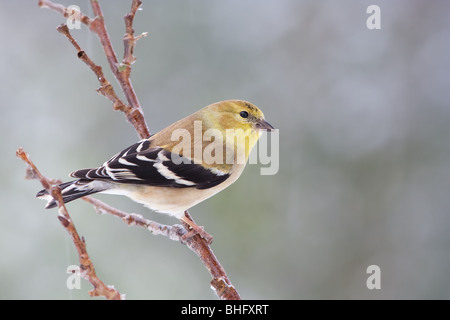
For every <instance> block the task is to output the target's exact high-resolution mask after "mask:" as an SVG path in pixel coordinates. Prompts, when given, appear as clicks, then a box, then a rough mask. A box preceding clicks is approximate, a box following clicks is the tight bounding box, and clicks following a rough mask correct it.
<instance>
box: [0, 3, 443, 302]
mask: <svg viewBox="0 0 450 320" xmlns="http://www.w3.org/2000/svg"><path fill="white" fill-rule="evenodd" d="M63 3H64V4H65V5H66V6H68V5H71V4H77V5H79V6H80V8H81V9H82V10H83V12H85V13H86V14H88V15H90V16H92V10H91V9H90V7H89V2H88V1H63ZM101 4H102V7H103V11H104V14H105V18H106V22H107V26H108V31H109V32H110V36H111V39H112V41H113V44H114V47H115V49H116V52H117V53H118V55H119V58H120V59H121V57H122V52H123V48H122V36H123V34H124V25H123V16H124V14H125V13H126V12H128V11H129V6H130V4H129V1H102V2H101ZM373 4H375V5H378V6H379V7H380V9H381V11H380V13H381V29H375V30H370V29H368V28H367V24H366V23H367V20H368V19H369V17H370V16H371V14H368V13H367V12H366V10H367V7H368V6H369V5H373ZM63 22H65V19H64V18H63V17H62V16H61V15H59V14H58V13H56V12H54V11H51V10H46V9H39V8H38V6H37V1H26V3H25V2H23V1H2V3H1V4H0V36H1V39H2V50H1V53H0V56H1V59H0V70H1V76H0V108H1V116H0V139H1V155H2V156H1V160H0V161H1V162H0V164H1V165H0V170H1V173H0V174H1V181H0V200H1V210H0V212H1V214H0V271H1V272H0V298H2V299H36V298H39V299H84V298H88V294H87V292H88V290H90V289H91V286H90V285H89V283H87V282H86V281H84V280H82V282H81V289H79V290H77V289H75V290H68V288H67V286H66V280H67V279H68V277H69V276H70V274H68V273H67V272H66V270H67V267H68V266H70V265H77V264H78V260H77V255H76V252H75V250H74V247H73V244H72V242H71V240H70V239H69V237H68V235H67V234H66V232H65V231H64V229H63V228H62V227H61V225H60V223H59V221H58V219H57V218H56V215H57V212H56V210H44V204H45V203H44V202H42V201H39V200H37V199H35V198H34V195H35V193H36V192H37V191H39V190H40V189H41V187H40V185H39V183H38V182H37V181H27V180H25V179H24V176H25V165H24V163H23V162H21V161H20V160H19V159H18V158H16V157H15V150H16V149H17V148H18V147H23V148H24V149H25V150H26V151H27V152H28V153H29V154H30V156H31V158H32V160H33V161H34V162H35V163H36V165H37V166H38V167H39V169H40V170H41V171H42V172H43V173H44V174H45V175H47V176H49V177H54V178H61V179H68V178H67V177H68V173H70V172H71V171H72V170H75V169H80V168H86V167H94V166H97V165H100V164H101V163H103V162H104V161H105V160H106V159H107V158H109V157H110V156H112V155H113V154H114V153H116V152H117V151H120V150H121V149H122V148H123V147H126V146H128V145H130V144H132V143H134V142H135V141H137V140H138V137H137V135H136V133H135V132H134V129H133V128H132V126H131V125H129V124H128V123H127V122H126V120H125V118H124V117H123V115H122V114H121V113H120V112H115V111H112V107H111V104H110V102H109V101H108V100H107V99H105V98H104V97H102V96H100V95H99V94H97V93H96V92H95V89H96V88H97V87H98V82H97V80H96V79H95V76H94V74H93V73H92V72H91V71H90V70H89V69H88V68H87V67H86V66H85V65H84V64H83V63H82V62H80V61H79V60H78V59H77V57H76V52H75V50H74V48H73V47H72V46H71V45H70V44H69V42H68V41H67V40H66V39H65V38H64V37H63V36H62V35H60V34H59V33H58V32H57V31H56V27H57V26H58V25H59V24H61V23H63ZM134 29H135V31H136V34H140V33H142V32H148V33H149V36H148V37H146V38H144V39H141V40H139V42H138V43H137V46H136V50H135V55H136V57H137V62H136V63H135V64H134V66H133V73H132V80H133V84H134V87H135V90H136V92H137V94H138V97H139V100H140V102H141V104H142V106H143V108H144V112H145V115H146V119H147V121H148V124H149V126H150V130H151V131H152V132H156V131H158V130H160V129H162V128H164V127H165V126H167V125H169V124H170V123H172V122H174V121H176V120H178V119H180V118H182V117H184V116H186V115H188V114H190V113H192V112H194V111H196V110H197V109H198V108H200V107H203V106H205V105H208V104H210V103H212V102H215V101H219V100H224V99H230V98H240V99H246V100H249V101H252V102H253V103H255V104H256V105H258V106H259V107H261V109H262V110H263V111H264V113H265V115H266V119H267V120H268V121H269V122H270V123H271V124H272V125H273V126H274V127H276V128H279V133H280V143H279V171H278V173H277V174H276V175H261V174H260V168H261V167H262V165H261V164H252V165H249V166H248V168H247V169H246V171H245V172H244V174H243V175H242V176H241V178H240V180H239V181H238V182H237V183H235V184H234V185H233V186H232V187H230V188H228V189H227V190H225V191H223V192H221V193H220V194H218V195H216V196H215V197H213V198H211V199H209V200H208V201H205V202H204V203H202V204H200V205H197V206H196V207H194V208H192V210H191V214H192V215H193V217H194V218H195V220H196V221H197V223H198V224H199V225H204V226H205V228H206V230H207V231H208V232H209V233H211V234H212V235H213V236H214V242H213V244H212V248H213V250H214V252H215V254H216V255H217V257H218V258H219V260H220V262H221V263H222V265H223V266H224V268H225V269H226V270H227V273H228V275H229V277H230V279H231V281H232V282H233V284H234V285H235V286H236V288H237V289H238V291H239V292H240V294H241V295H242V297H243V298H247V299H382V298H383V299H418V298H424V299H448V298H450V277H448V270H450V228H449V226H450V215H449V212H450V41H449V35H450V2H449V1H445V0H441V1H439V0H434V1H431V2H430V1H421V0H414V1H411V0H410V1H406V0H398V1H380V0H374V1H345V0H340V1H335V0H322V1H315V0H305V1H300V0H280V1H268V0H267V1H261V0H258V1H256V0H245V1H242V0H232V1H205V0H191V1H186V0H176V1H175V0H173V1H145V3H144V5H143V10H142V11H139V13H138V15H137V16H136V19H135V28H134ZM73 35H74V37H75V38H76V39H77V40H78V41H79V43H80V45H81V46H82V48H83V49H84V50H85V51H86V52H87V54H88V55H89V56H90V57H91V58H92V59H93V60H94V61H95V62H97V63H99V64H102V65H103V66H104V70H105V72H106V74H107V76H108V77H109V80H110V81H111V82H112V83H113V84H114V86H115V87H116V89H117V91H118V92H120V90H119V88H118V86H117V83H116V82H115V80H114V79H113V77H112V76H111V73H110V72H109V71H108V66H107V64H106V61H105V58H104V55H103V52H102V49H101V47H100V46H99V43H98V39H97V38H96V37H95V36H94V35H92V34H91V33H90V32H89V31H88V30H87V29H86V27H85V26H82V27H81V29H80V30H73ZM274 150H275V149H273V150H272V151H274ZM98 197H99V198H101V199H102V200H105V201H106V202H108V203H109V204H111V205H114V206H116V207H118V208H120V209H123V210H125V211H128V212H135V213H140V214H143V215H145V216H146V217H148V218H150V219H153V220H156V221H159V222H162V223H171V224H172V223H177V221H176V220H174V219H173V218H168V217H165V216H163V215H160V214H154V213H152V212H151V211H149V210H147V209H145V208H144V207H142V206H140V205H138V204H135V203H133V202H132V201H130V200H128V199H127V198H124V197H114V196H106V195H105V196H98ZM68 209H69V212H70V214H71V216H72V217H73V219H74V221H75V224H76V226H77V228H78V231H79V233H80V234H81V235H82V236H84V237H85V239H86V243H87V249H88V251H89V253H90V255H91V258H92V259H93V262H94V264H95V267H96V270H97V273H98V275H99V277H100V278H101V279H102V280H103V281H104V282H105V283H106V284H111V285H114V286H115V287H116V288H117V289H118V290H119V291H120V292H121V293H125V294H126V295H127V298H129V299H190V298H193V299H215V298H216V297H215V295H214V293H213V292H212V290H211V289H210V286H209V281H210V276H209V274H208V272H207V271H206V269H205V268H204V267H203V265H202V264H201V263H200V261H199V260H198V258H197V257H196V256H195V255H194V254H193V253H192V252H191V251H189V250H188V249H187V248H186V247H184V246H183V245H181V244H179V243H176V242H173V241H170V240H168V239H167V238H164V237H157V236H153V235H151V234H150V233H149V232H147V231H146V230H143V229H142V228H138V227H128V226H126V225H125V224H124V223H123V222H122V221H120V220H118V219H116V218H114V217H112V216H107V215H103V216H100V215H98V214H96V213H95V212H94V210H93V209H92V207H91V206H90V205H89V204H87V203H85V202H83V201H76V202H73V203H71V204H69V205H68ZM371 265H376V266H379V268H380V271H381V273H380V280H381V289H373V290H370V289H368V287H367V285H366V282H367V279H368V277H369V276H370V274H368V273H367V268H368V267H369V266H371Z"/></svg>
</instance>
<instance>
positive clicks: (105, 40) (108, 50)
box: [89, 0, 150, 139]
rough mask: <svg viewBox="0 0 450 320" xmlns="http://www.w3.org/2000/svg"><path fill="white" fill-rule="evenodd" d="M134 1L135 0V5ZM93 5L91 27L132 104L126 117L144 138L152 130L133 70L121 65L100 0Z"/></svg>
mask: <svg viewBox="0 0 450 320" xmlns="http://www.w3.org/2000/svg"><path fill="white" fill-rule="evenodd" d="M134 3H135V1H134V2H133V5H134ZM139 5H140V4H139ZM91 6H92V9H93V11H94V14H95V19H94V20H93V21H92V22H91V24H90V26H89V29H90V30H91V31H92V32H94V33H95V34H97V36H98V38H99V40H100V43H101V44H102V47H103V50H104V52H105V55H106V58H107V60H108V63H109V66H110V68H111V71H112V72H113V74H114V76H115V77H116V79H117V81H118V82H119V84H120V87H121V88H122V91H123V93H124V94H125V97H126V98H127V101H128V103H129V104H130V106H131V109H130V110H127V112H126V113H125V114H126V117H127V119H128V121H130V122H131V123H132V124H133V126H134V127H135V128H136V131H137V132H138V134H139V136H140V137H141V138H142V139H144V138H147V137H149V136H150V131H149V130H148V127H147V124H146V122H145V118H144V113H143V111H142V108H141V105H140V104H139V100H138V98H137V96H136V93H135V92H134V89H133V85H132V84H131V80H130V73H131V71H130V70H129V69H130V66H129V65H128V66H127V65H125V67H124V66H123V65H119V63H118V61H117V56H116V54H115V52H114V49H113V47H112V44H111V40H110V39H109V35H108V31H106V26H105V18H104V17H103V12H102V9H101V7H100V3H99V2H98V0H91ZM138 7H139V6H138ZM138 7H137V8H136V10H137V9H138ZM132 12H133V10H132ZM132 17H134V14H133V15H132ZM131 30H132V29H131ZM128 36H129V37H131V38H133V37H134V36H133V34H129V35H128ZM134 41H135V40H134V38H133V41H132V43H133V44H132V47H134ZM131 51H132V50H131Z"/></svg>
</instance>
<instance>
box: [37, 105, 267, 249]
mask: <svg viewBox="0 0 450 320" xmlns="http://www.w3.org/2000/svg"><path fill="white" fill-rule="evenodd" d="M273 129H274V128H273V127H272V126H271V125H270V124H269V123H268V122H267V121H266V120H265V119H264V114H263V113H262V112H261V110H260V109H259V108H258V107H256V106H255V105H253V104H252V103H250V102H247V101H243V100H226V101H221V102H217V103H213V104H211V105H209V106H207V107H204V108H202V109H200V110H199V111H197V112H195V113H193V114H192V115H190V116H188V117H186V118H183V119H181V120H179V121H177V122H175V123H173V124H172V125H170V126H168V127H167V128H165V129H163V130H161V131H159V132H158V133H156V134H154V135H152V136H150V137H149V138H147V139H143V140H141V141H139V142H137V143H135V144H133V145H132V146H130V147H128V148H126V149H124V150H123V151H121V152H119V153H117V154H116V155H115V156H113V157H112V158H111V159H109V160H108V161H106V162H105V163H104V164H103V165H102V166H100V167H97V168H93V169H82V170H77V171H74V172H72V173H71V174H70V176H71V177H73V178H77V180H73V181H70V182H65V183H62V184H60V185H59V187H60V189H61V195H62V198H63V201H64V203H67V202H70V201H72V200H75V199H78V198H81V197H84V196H87V195H90V194H93V193H97V192H99V193H108V194H119V195H125V196H127V197H129V198H131V199H132V200H134V201H136V202H139V203H141V204H144V205H145V206H147V207H149V208H150V209H152V210H154V211H157V212H161V213H165V214H168V215H170V216H173V217H176V218H178V219H179V220H181V221H182V222H184V223H186V224H187V225H188V226H189V227H190V228H192V230H191V231H190V232H188V233H187V234H185V236H186V235H188V234H189V236H193V235H195V234H199V235H200V236H202V237H203V238H204V239H205V240H207V241H208V242H211V241H212V237H211V236H210V235H209V234H208V233H206V232H205V231H204V229H203V227H200V226H198V225H197V224H196V223H195V222H194V221H192V220H191V219H190V218H189V217H188V216H186V211H187V210H188V209H189V208H191V207H192V206H194V205H196V204H198V203H199V202H202V201H203V200H205V199H207V198H209V197H211V196H213V195H214V194H216V193H218V192H219V191H221V190H223V189H225V188H226V187H228V186H229V185H231V184H232V183H233V182H235V181H236V180H237V179H238V178H239V176H240V175H241V173H242V171H243V170H244V167H245V165H246V163H247V160H248V156H249V153H250V151H251V149H252V148H253V146H254V145H255V144H256V142H257V141H258V139H259V137H260V135H261V131H263V130H268V131H271V130H273ZM36 197H38V198H42V199H45V200H47V201H48V203H47V205H46V207H45V208H46V209H49V208H54V207H56V206H57V202H56V201H55V199H53V198H52V197H51V195H50V194H49V192H48V191H47V190H45V189H44V190H41V191H39V192H38V194H37V195H36Z"/></svg>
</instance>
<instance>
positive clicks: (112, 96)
mask: <svg viewBox="0 0 450 320" xmlns="http://www.w3.org/2000/svg"><path fill="white" fill-rule="evenodd" d="M56 29H57V30H58V31H59V32H60V33H61V34H63V35H64V36H66V38H67V39H68V40H69V42H70V43H71V44H72V45H73V46H74V48H75V50H77V56H78V58H79V59H80V60H81V61H83V62H84V63H85V64H86V65H87V66H88V67H89V68H91V70H92V71H93V72H94V73H95V75H96V76H97V79H98V81H99V82H100V88H98V89H97V92H98V93H100V94H102V95H103V96H105V97H106V98H107V99H109V100H110V101H111V102H112V103H113V108H114V110H119V111H122V112H124V113H125V114H127V113H130V112H131V111H132V108H131V107H130V106H128V105H126V104H125V103H123V101H122V100H121V99H120V98H119V97H118V96H117V94H116V92H115V91H114V88H113V86H112V85H111V83H110V82H109V81H108V80H107V79H106V77H105V75H104V74H103V69H102V67H101V66H99V65H96V64H95V63H94V62H93V61H92V60H91V59H90V58H89V56H88V55H87V53H86V52H85V51H83V50H82V49H81V47H80V46H79V45H78V42H77V41H76V40H75V39H74V38H73V37H72V35H71V34H70V31H69V28H68V27H67V25H66V24H62V25H60V26H59V27H58V28H56Z"/></svg>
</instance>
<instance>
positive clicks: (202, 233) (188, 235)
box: [180, 211, 213, 245]
mask: <svg viewBox="0 0 450 320" xmlns="http://www.w3.org/2000/svg"><path fill="white" fill-rule="evenodd" d="M180 220H181V221H183V222H184V223H186V224H187V225H188V226H189V227H190V228H191V230H188V232H187V233H186V234H184V235H183V236H182V237H181V238H182V240H184V241H185V240H187V239H189V238H192V237H193V236H195V235H196V234H198V235H199V236H200V237H202V238H203V239H205V241H206V242H207V243H208V245H209V244H211V242H212V240H213V237H212V236H211V235H210V234H209V233H208V232H206V231H205V230H204V228H203V227H201V226H198V225H197V224H196V223H195V222H194V220H192V218H191V217H190V216H189V213H188V212H187V211H185V212H184V216H183V217H182V218H181V219H180Z"/></svg>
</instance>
